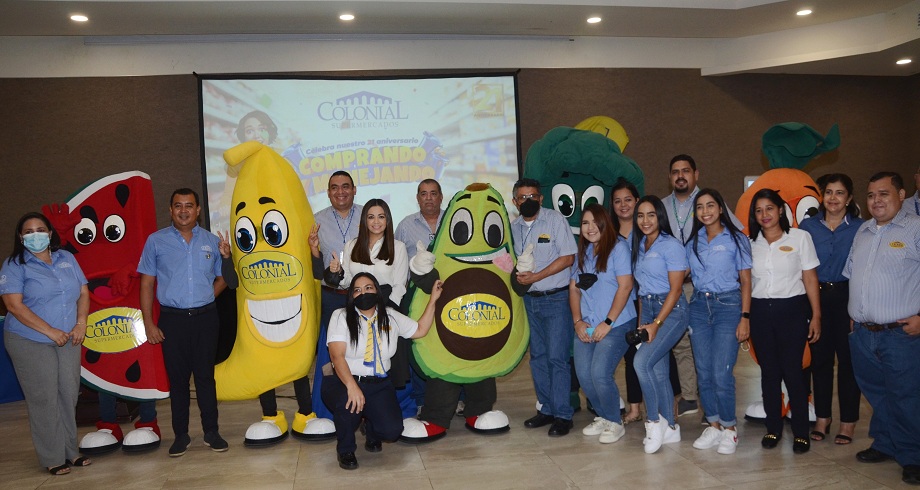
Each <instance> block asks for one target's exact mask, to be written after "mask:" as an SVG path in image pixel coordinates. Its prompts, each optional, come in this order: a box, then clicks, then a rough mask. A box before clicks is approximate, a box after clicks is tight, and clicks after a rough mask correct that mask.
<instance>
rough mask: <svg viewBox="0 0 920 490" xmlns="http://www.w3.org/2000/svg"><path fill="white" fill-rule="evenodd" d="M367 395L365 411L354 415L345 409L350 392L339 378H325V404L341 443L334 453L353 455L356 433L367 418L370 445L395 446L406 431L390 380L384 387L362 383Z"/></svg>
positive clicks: (365, 424)
mask: <svg viewBox="0 0 920 490" xmlns="http://www.w3.org/2000/svg"><path fill="white" fill-rule="evenodd" d="M358 386H360V387H361V391H362V392H364V410H362V411H360V412H358V413H352V412H350V411H348V409H346V408H345V404H346V403H347V402H348V389H347V388H345V385H344V384H342V380H340V379H339V377H338V376H336V375H332V376H323V387H322V396H323V402H324V403H325V404H326V406H327V407H329V408H330V409H331V410H332V421H333V422H334V423H335V436H336V439H337V440H338V442H337V443H336V446H335V450H336V452H338V453H339V454H345V453H353V452H355V449H357V448H358V446H357V444H355V431H356V430H357V429H358V426H359V425H360V424H361V418H362V417H363V418H364V429H365V432H366V435H367V440H368V441H385V442H393V441H395V440H397V439H399V436H400V434H402V431H403V423H402V412H401V411H400V409H399V402H397V401H396V389H395V388H393V383H391V382H390V381H389V380H387V381H384V382H382V383H359V384H358Z"/></svg>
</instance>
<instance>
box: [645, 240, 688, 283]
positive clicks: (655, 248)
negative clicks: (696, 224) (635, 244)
mask: <svg viewBox="0 0 920 490" xmlns="http://www.w3.org/2000/svg"><path fill="white" fill-rule="evenodd" d="M645 239H646V237H642V240H640V241H639V257H638V258H637V259H636V270H635V272H634V273H633V277H634V278H635V280H636V282H637V283H639V296H644V295H646V294H658V295H667V294H668V293H669V292H670V291H671V283H670V282H669V281H668V272H672V271H685V270H687V267H688V265H687V252H685V251H684V246H683V245H682V244H681V243H680V240H678V239H676V238H674V237H672V236H671V235H667V234H664V233H659V234H658V238H657V239H656V240H655V243H652V247H651V248H650V249H649V250H648V251H646V250H645Z"/></svg>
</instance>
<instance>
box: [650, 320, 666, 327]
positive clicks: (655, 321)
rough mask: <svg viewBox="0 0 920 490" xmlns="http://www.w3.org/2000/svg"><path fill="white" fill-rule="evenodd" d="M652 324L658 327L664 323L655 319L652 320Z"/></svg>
mask: <svg viewBox="0 0 920 490" xmlns="http://www.w3.org/2000/svg"><path fill="white" fill-rule="evenodd" d="M652 322H653V323H654V324H655V325H658V326H659V327H660V326H661V324H662V323H664V322H663V321H661V320H659V319H657V318H656V319H654V320H652Z"/></svg>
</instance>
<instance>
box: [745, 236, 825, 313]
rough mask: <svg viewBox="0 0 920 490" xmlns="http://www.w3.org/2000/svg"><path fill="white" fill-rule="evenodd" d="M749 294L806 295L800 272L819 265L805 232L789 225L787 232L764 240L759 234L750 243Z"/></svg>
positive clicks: (776, 296) (761, 295)
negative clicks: (778, 236) (771, 241)
mask: <svg viewBox="0 0 920 490" xmlns="http://www.w3.org/2000/svg"><path fill="white" fill-rule="evenodd" d="M751 255H752V256H753V259H754V260H753V262H754V265H753V267H752V268H751V280H752V282H753V290H752V291H751V297H753V298H760V299H767V298H777V299H778V298H792V297H794V296H799V295H802V294H805V283H804V282H803V281H802V271H807V270H810V269H814V268H816V267H818V265H819V264H820V262H819V261H818V254H817V253H816V252H815V246H814V244H813V243H812V241H811V235H809V234H808V232H806V231H803V230H800V229H798V228H791V229H790V230H789V233H783V236H782V237H781V238H780V239H779V240H777V241H775V242H773V243H769V244H768V243H767V240H766V238H764V237H763V234H762V233H761V234H760V235H759V236H758V237H757V240H754V241H752V242H751Z"/></svg>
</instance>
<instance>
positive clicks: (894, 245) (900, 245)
mask: <svg viewBox="0 0 920 490" xmlns="http://www.w3.org/2000/svg"><path fill="white" fill-rule="evenodd" d="M888 246H889V247H891V248H904V242H891V243H889V244H888Z"/></svg>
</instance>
